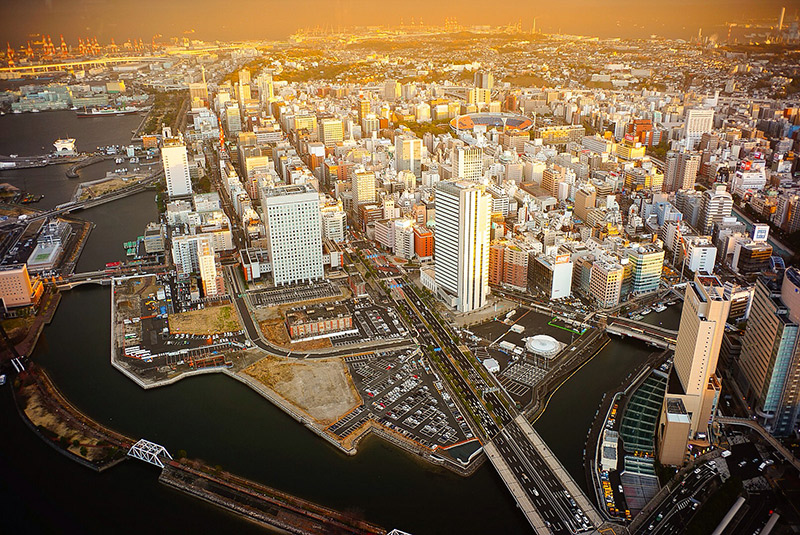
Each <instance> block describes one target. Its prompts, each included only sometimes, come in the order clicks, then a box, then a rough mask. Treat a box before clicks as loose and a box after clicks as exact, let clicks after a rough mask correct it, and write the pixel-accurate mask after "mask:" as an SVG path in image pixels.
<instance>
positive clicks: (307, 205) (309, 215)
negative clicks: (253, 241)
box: [262, 185, 324, 285]
mask: <svg viewBox="0 0 800 535" xmlns="http://www.w3.org/2000/svg"><path fill="white" fill-rule="evenodd" d="M263 202H264V206H262V208H263V210H264V217H265V222H266V227H267V228H266V231H267V250H268V251H269V259H270V261H271V262H272V278H273V281H274V283H275V284H280V285H282V284H293V283H296V282H305V281H312V280H317V279H321V278H322V277H323V275H324V272H323V268H322V221H321V218H320V207H319V194H318V193H317V192H316V191H315V190H314V188H312V187H311V186H308V185H291V186H278V187H275V188H270V189H268V190H266V191H264V192H263Z"/></svg>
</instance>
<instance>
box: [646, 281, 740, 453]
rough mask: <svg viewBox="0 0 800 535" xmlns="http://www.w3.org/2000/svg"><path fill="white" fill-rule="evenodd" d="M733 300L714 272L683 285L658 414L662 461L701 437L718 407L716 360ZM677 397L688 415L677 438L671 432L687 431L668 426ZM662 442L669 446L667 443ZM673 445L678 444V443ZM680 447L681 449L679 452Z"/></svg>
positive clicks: (719, 386) (681, 451)
mask: <svg viewBox="0 0 800 535" xmlns="http://www.w3.org/2000/svg"><path fill="white" fill-rule="evenodd" d="M730 306H731V302H730V299H729V298H728V297H726V296H725V293H724V290H723V286H722V283H721V282H720V280H719V279H718V278H717V277H715V276H712V275H706V274H701V273H698V274H697V275H696V276H695V278H694V280H693V281H691V282H689V283H688V284H687V285H686V295H685V298H684V302H683V310H682V312H681V323H680V327H679V329H678V338H677V341H676V343H675V356H674V360H673V374H672V375H671V376H670V379H669V386H668V387H667V395H666V397H665V399H664V405H663V408H662V413H661V425H660V426H659V431H658V438H659V444H660V445H661V447H660V448H659V450H660V451H659V458H660V459H661V460H662V462H664V463H666V464H680V463H679V462H675V459H682V458H683V456H684V455H685V453H686V447H687V444H688V441H689V440H690V439H699V440H704V439H705V437H706V433H707V432H708V428H709V425H710V424H711V419H712V417H713V414H714V412H715V410H716V405H717V400H718V397H719V392H720V388H721V385H720V381H719V378H718V377H717V376H716V370H717V360H718V359H719V350H720V347H721V345H722V336H723V334H724V333H725V321H726V320H727V319H728V313H729V312H730ZM675 400H679V401H680V402H681V403H682V404H683V407H685V415H686V417H688V423H689V426H688V432H689V434H688V435H685V434H683V435H682V436H681V437H678V438H679V439H680V440H676V437H675V435H674V432H675V430H676V429H678V430H679V432H680V433H685V431H686V428H685V427H684V426H682V425H681V426H677V427H676V426H671V425H670V424H671V423H675V420H674V419H672V420H671V417H670V414H671V413H670V411H669V410H668V409H669V408H670V406H673V407H674V405H675ZM665 445H669V446H670V447H667V448H665ZM676 445H677V446H676ZM678 450H680V451H678Z"/></svg>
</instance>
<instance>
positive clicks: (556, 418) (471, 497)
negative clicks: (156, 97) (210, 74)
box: [0, 113, 666, 535]
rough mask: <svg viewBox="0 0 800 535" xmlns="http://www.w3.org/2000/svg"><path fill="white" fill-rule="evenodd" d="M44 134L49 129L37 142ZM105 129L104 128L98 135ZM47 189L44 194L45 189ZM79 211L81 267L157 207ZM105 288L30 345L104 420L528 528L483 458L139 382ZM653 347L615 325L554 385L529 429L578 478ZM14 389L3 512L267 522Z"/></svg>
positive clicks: (351, 507)
mask: <svg viewBox="0 0 800 535" xmlns="http://www.w3.org/2000/svg"><path fill="white" fill-rule="evenodd" d="M48 115H50V114H45V113H42V114H39V117H46V116H48ZM17 117H25V116H17ZM4 119H5V118H4ZM123 119H125V118H105V119H103V120H104V121H110V123H103V125H102V127H103V128H106V127H107V126H106V125H111V124H112V123H114V122H115V121H120V122H119V125H118V126H117V127H116V128H118V129H127V130H126V131H127V132H129V131H130V129H131V128H132V127H129V125H126V124H124V123H123V122H122V120H123ZM92 121H95V120H92ZM98 121H99V119H98ZM0 124H2V123H1V122H0ZM79 126H82V125H79ZM95 127H96V126H91V127H88V126H87V129H91V128H95ZM109 127H110V126H109ZM0 130H2V129H0ZM51 131H52V130H51ZM55 134H56V135H57V136H62V135H66V134H62V133H60V132H56V133H55ZM69 134H70V135H71V136H73V137H78V138H79V140H80V138H81V137H82V134H81V132H80V131H77V132H70V133H69ZM50 137H53V136H50ZM49 141H50V142H52V140H49ZM119 142H120V141H117V143H119ZM38 143H43V142H41V141H38V140H37V141H35V142H34V144H38ZM106 143H111V141H108V142H105V143H103V142H100V143H99V144H106ZM79 145H80V144H79ZM6 152H10V151H9V150H8V149H7V148H5V147H4V146H3V145H2V144H0V153H6ZM18 152H19V153H20V154H26V153H34V152H36V151H34V150H31V151H28V152H25V151H23V150H21V149H19V150H18ZM90 169H91V168H90ZM38 171H39V170H29V171H26V173H30V174H31V175H34V174H35V173H37V172H38ZM20 172H21V171H20ZM3 179H5V175H3ZM59 187H61V186H59ZM66 189H68V188H66ZM66 189H65V188H62V190H59V191H66ZM73 189H74V188H73ZM43 193H46V194H47V195H48V198H49V197H50V193H51V191H49V190H48V191H43ZM71 193H72V191H71V190H70V191H69V193H68V195H70V194H71ZM56 196H57V194H54V195H53V197H56ZM58 202H63V201H58ZM58 202H54V204H58ZM77 215H78V216H79V217H82V218H86V219H89V220H91V221H94V222H95V223H96V224H97V227H96V228H95V229H94V231H93V232H92V234H91V236H90V238H89V242H88V243H87V246H86V248H85V250H84V253H83V256H82V257H81V259H80V262H79V265H78V269H79V270H80V271H84V270H90V269H96V268H98V267H102V266H103V265H104V264H105V263H106V262H109V261H112V260H119V259H122V256H123V255H124V251H123V250H122V242H123V241H126V240H129V239H133V238H134V237H135V236H137V235H139V234H141V233H142V230H143V228H144V225H145V224H146V223H147V222H148V221H152V220H154V219H155V218H156V216H157V214H156V209H155V204H154V202H153V194H152V193H149V192H148V193H143V194H139V195H136V196H132V197H128V198H126V199H123V200H120V201H116V202H114V203H110V204H107V205H104V206H100V207H97V208H94V209H91V210H87V211H85V212H79V213H78V214H77ZM109 298H110V296H109V290H108V289H107V288H100V287H82V288H79V289H76V290H73V291H71V292H68V293H66V294H65V295H64V298H63V301H62V303H61V305H60V307H59V310H58V312H57V314H56V317H55V319H54V321H53V323H52V324H51V325H50V326H49V327H47V328H46V329H45V331H44V333H43V336H42V337H41V339H40V342H39V345H38V346H37V348H36V351H35V352H34V355H33V358H34V360H36V361H37V362H38V363H39V364H40V365H42V366H43V367H44V368H45V369H46V370H47V371H48V373H49V374H50V376H51V377H52V379H53V381H54V382H55V384H56V385H57V386H58V388H59V389H60V390H61V391H62V393H63V394H64V395H65V396H66V397H67V398H68V399H69V400H70V401H71V402H73V403H74V404H75V405H76V406H77V407H78V408H79V409H81V410H83V411H84V412H85V413H86V414H88V415H89V416H90V417H92V418H94V419H96V420H97V421H99V422H100V423H102V424H104V425H107V426H109V427H112V428H114V429H116V430H118V431H120V432H122V433H125V434H127V435H130V436H132V437H135V438H142V437H143V438H147V439H149V440H152V441H155V442H158V443H160V444H163V445H164V446H166V447H167V448H168V449H169V450H170V451H172V452H173V453H174V452H176V451H177V450H179V449H184V450H186V451H187V452H188V454H189V455H190V456H191V457H195V458H200V459H203V460H205V461H206V462H208V463H209V464H212V465H217V464H218V465H221V466H222V467H223V468H224V469H226V470H229V471H231V472H233V473H236V474H239V475H242V476H245V477H249V478H252V479H255V480H257V481H259V482H262V483H264V484H266V485H270V486H273V487H276V488H278V489H281V490H284V491H287V492H290V493H293V494H296V495H298V496H300V497H303V498H306V499H310V500H314V501H317V502H319V503H321V504H323V505H327V506H331V507H335V508H337V509H340V510H344V511H350V512H353V513H354V514H358V515H363V516H364V517H365V518H367V519H368V520H370V521H373V522H376V523H378V524H381V525H383V526H385V527H387V528H394V527H396V528H400V529H403V530H405V531H409V532H411V533H414V534H415V535H422V534H433V533H456V532H457V533H475V534H477V533H504V534H513V533H530V528H529V525H528V523H527V521H526V520H525V518H524V517H523V516H522V514H521V513H520V512H519V511H518V509H517V508H516V505H515V503H514V501H513V499H512V497H511V495H510V494H509V493H508V491H507V490H506V488H505V486H504V485H503V483H502V482H501V480H500V478H499V477H498V476H497V474H496V473H495V472H494V470H493V469H492V468H491V466H490V465H489V464H488V463H486V464H485V465H484V466H482V467H481V468H480V469H478V471H477V472H476V473H475V474H474V475H473V476H471V477H469V478H462V477H459V476H456V475H453V474H451V473H449V472H447V471H445V470H441V469H437V468H434V467H432V466H430V465H427V464H425V463H423V462H421V461H419V460H418V459H416V458H414V457H412V456H410V455H407V454H406V453H404V452H402V451H400V450H398V449H397V448H394V447H392V446H389V445H387V444H386V443H384V442H382V441H381V440H379V439H376V438H369V439H367V440H366V441H365V442H363V443H362V445H361V446H360V448H359V453H358V455H357V456H355V457H348V456H346V455H343V454H341V453H340V452H339V451H338V450H335V449H334V448H333V447H331V446H329V445H328V444H327V443H325V442H324V441H322V440H321V439H319V438H318V437H316V436H315V435H314V434H312V433H311V432H309V431H307V430H306V429H304V428H303V427H301V426H300V425H298V424H297V423H296V422H295V421H294V420H291V419H290V418H289V417H287V416H286V415H285V414H284V413H282V412H281V411H280V410H278V409H277V408H275V407H274V406H273V405H271V404H270V403H268V402H266V401H265V400H264V399H263V398H261V397H260V396H258V395H257V394H255V393H254V392H252V391H251V390H250V389H248V388H247V387H245V386H244V385H242V384H240V383H238V382H236V381H233V380H232V379H229V378H227V377H225V376H222V375H208V376H201V377H195V378H190V379H187V380H183V381H180V382H179V383H177V384H175V385H172V386H169V387H165V388H159V389H155V390H150V391H145V390H142V389H140V388H139V387H137V386H136V385H134V384H133V383H132V382H130V381H129V380H128V379H126V378H125V377H124V376H123V375H122V374H120V373H119V372H117V371H116V370H115V369H114V368H112V367H111V365H110V363H109V344H110V332H109V320H110V311H109ZM665 313H666V312H665ZM648 354H649V350H648V349H647V348H645V347H644V346H642V345H640V344H637V343H634V342H625V341H620V340H617V339H612V341H611V342H610V343H609V344H608V345H607V346H606V348H605V349H604V350H603V351H602V352H601V353H600V354H598V355H597V357H595V359H593V360H592V361H590V362H589V363H588V364H587V365H585V366H584V367H583V368H581V369H580V370H579V371H578V372H577V373H575V374H574V375H573V376H572V378H570V380H569V381H568V382H567V383H565V384H564V385H563V386H562V387H561V388H560V389H559V390H558V391H557V392H556V393H555V394H554V396H553V397H552V399H551V401H550V403H549V405H548V408H547V411H546V412H545V413H544V415H543V416H542V417H541V418H540V419H539V420H538V421H537V422H536V429H537V430H538V431H539V433H541V435H542V437H543V438H544V439H545V440H546V441H547V442H548V444H549V445H550V447H551V449H552V450H553V451H554V452H555V453H556V455H557V456H558V457H559V458H560V459H561V461H562V462H563V463H564V465H565V466H566V467H567V469H568V470H569V471H570V473H572V474H573V476H574V477H575V479H576V480H577V481H578V483H579V484H581V485H583V484H584V481H585V477H583V475H582V470H581V459H582V450H583V444H584V440H585V435H586V433H587V430H588V427H589V424H590V422H591V419H592V417H593V415H594V413H595V410H596V408H597V406H598V404H599V403H600V398H601V396H602V393H603V392H605V391H606V390H608V389H609V388H612V387H613V386H615V385H617V384H618V383H619V381H620V380H621V379H622V378H623V377H625V376H626V375H627V374H629V373H630V372H631V371H632V370H633V369H634V368H636V366H637V365H638V363H640V362H641V361H642V359H644V358H645V357H646V356H647V355H648ZM8 394H9V392H8V388H7V387H6V388H4V389H2V396H0V397H1V398H2V400H3V401H2V403H3V409H2V414H3V416H2V418H3V420H2V425H3V428H2V431H3V434H4V438H3V440H2V441H0V469H1V470H2V472H0V473H2V474H3V476H2V477H0V491H1V492H2V495H3V496H7V497H10V498H8V499H5V500H2V501H0V503H2V504H3V505H2V506H0V510H2V511H3V513H4V523H8V522H11V523H12V526H20V527H24V528H25V529H16V530H13V531H15V532H25V533H52V532H59V531H65V530H69V531H75V530H76V529H77V530H78V531H81V532H84V533H97V532H107V531H108V530H109V529H113V531H114V532H115V533H141V532H142V531H144V530H146V531H157V532H168V531H177V532H187V531H192V532H196V533H211V532H215V533H219V532H237V533H251V532H260V531H261V530H259V529H256V528H255V527H254V526H253V525H252V524H248V523H245V522H243V521H241V520H239V519H238V518H235V517H233V516H232V515H230V514H228V513H226V512H224V511H221V510H218V509H216V508H213V507H210V506H208V505H206V504H204V503H202V502H200V501H197V500H194V499H191V498H188V497H186V496H183V495H181V494H179V493H177V492H173V491H171V490H169V489H166V488H164V487H162V486H161V485H159V484H158V483H157V481H156V477H157V471H156V470H155V469H154V468H153V467H150V466H147V465H144V464H142V463H138V462H135V461H129V462H126V463H123V464H122V465H120V466H118V467H115V468H113V469H111V470H109V471H108V472H106V473H103V474H95V473H93V472H90V471H88V470H87V469H86V468H84V467H81V466H79V465H77V464H75V463H72V462H71V461H69V460H67V459H66V458H64V457H62V456H61V455H59V454H58V453H57V452H56V451H54V450H53V449H52V448H49V447H48V446H47V445H45V444H44V443H42V442H41V441H40V439H39V438H38V437H36V436H35V435H34V434H33V433H32V432H30V430H28V429H27V428H26V427H25V426H24V425H23V424H22V422H21V421H20V420H19V418H18V417H17V415H16V413H15V412H13V408H12V405H11V402H10V400H9V397H10V396H9V395H8Z"/></svg>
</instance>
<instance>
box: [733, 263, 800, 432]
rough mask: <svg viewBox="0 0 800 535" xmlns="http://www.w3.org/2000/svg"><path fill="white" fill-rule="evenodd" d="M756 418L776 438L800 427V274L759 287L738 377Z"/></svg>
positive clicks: (789, 272) (763, 281)
mask: <svg viewBox="0 0 800 535" xmlns="http://www.w3.org/2000/svg"><path fill="white" fill-rule="evenodd" d="M737 382H738V383H739V385H740V387H741V390H742V393H743V394H744V396H745V398H746V399H747V402H748V403H749V404H750V406H752V407H753V409H754V411H755V416H756V418H757V419H758V421H759V422H760V423H762V424H763V425H764V427H765V428H766V429H767V430H769V432H770V433H772V434H774V435H777V436H788V435H792V434H794V433H796V432H797V428H798V424H800V271H798V269H797V268H796V267H789V268H787V269H786V271H785V272H784V273H783V274H782V275H781V274H778V275H777V276H762V277H759V279H758V281H757V282H756V289H755V294H754V296H753V305H752V308H751V310H750V317H749V319H748V321H747V330H746V331H745V334H744V340H743V341H742V353H741V356H740V358H739V374H738V377H737Z"/></svg>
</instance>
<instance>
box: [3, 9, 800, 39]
mask: <svg viewBox="0 0 800 535" xmlns="http://www.w3.org/2000/svg"><path fill="white" fill-rule="evenodd" d="M781 6H786V21H787V22H790V21H792V20H794V18H795V17H796V16H797V13H798V7H799V6H800V4H799V3H798V2H797V1H796V0H795V1H794V2H792V1H776V0H759V2H752V1H745V0H706V1H688V0H673V1H670V0H664V1H662V2H645V1H642V0H636V1H631V0H620V1H599V0H562V1H553V0H550V1H547V2H544V1H539V0H529V1H526V2H521V3H510V4H509V3H506V4H499V5H498V4H491V3H488V2H485V1H476V0H459V1H457V2H455V1H440V2H429V1H422V0H405V1H403V2H376V1H374V0H371V1H366V0H239V1H233V2H221V1H219V0H138V1H128V0H126V1H117V0H46V1H44V0H29V1H28V0H26V1H8V2H2V6H0V37H1V38H2V40H3V41H11V42H12V43H16V44H20V43H22V42H24V41H25V40H26V36H27V35H28V34H30V33H45V34H50V35H51V36H52V37H53V40H54V41H55V39H56V37H57V36H58V35H59V34H63V35H64V37H65V39H67V41H70V42H72V41H75V40H77V38H78V37H86V36H97V37H98V39H99V40H101V41H104V42H105V41H108V40H109V39H110V38H112V37H113V38H114V39H115V40H117V41H120V42H121V41H124V40H125V39H128V38H131V37H135V38H141V39H143V40H145V41H149V39H150V38H151V37H152V36H153V35H154V34H162V35H164V36H175V35H179V34H181V33H183V32H185V31H187V30H194V31H195V33H194V35H195V36H196V37H198V38H200V39H208V40H213V39H220V40H232V39H259V38H283V37H286V36H287V35H289V34H291V33H292V32H293V31H295V30H296V29H297V28H300V27H314V26H317V25H319V26H321V27H324V26H326V25H327V26H334V27H336V26H353V25H364V24H383V25H387V24H399V23H400V21H401V19H402V21H403V22H405V23H409V22H411V20H412V17H413V19H414V20H415V21H416V22H419V21H420V20H423V21H424V22H426V23H429V24H441V23H442V22H443V21H444V18H445V17H446V16H449V17H456V18H457V19H458V21H459V22H460V23H461V24H465V25H470V24H491V25H498V24H507V23H509V22H515V21H517V20H520V19H521V20H522V24H523V28H525V29H526V30H529V29H530V28H531V26H532V24H533V18H534V17H536V19H537V28H540V29H541V30H542V31H545V32H551V33H552V32H557V31H558V30H559V29H560V30H561V31H562V32H564V33H574V34H583V35H597V36H600V37H611V36H618V37H646V36H648V35H650V34H657V35H661V36H666V37H677V38H689V37H692V36H694V35H696V34H697V30H698V28H700V27H702V28H703V34H704V35H711V34H712V33H714V32H715V31H720V30H721V28H722V26H723V25H724V24H725V22H726V21H736V22H744V21H748V20H750V21H752V20H759V21H762V22H765V23H766V22H768V21H769V22H771V23H772V24H775V21H777V18H778V15H779V13H780V8H781Z"/></svg>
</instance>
